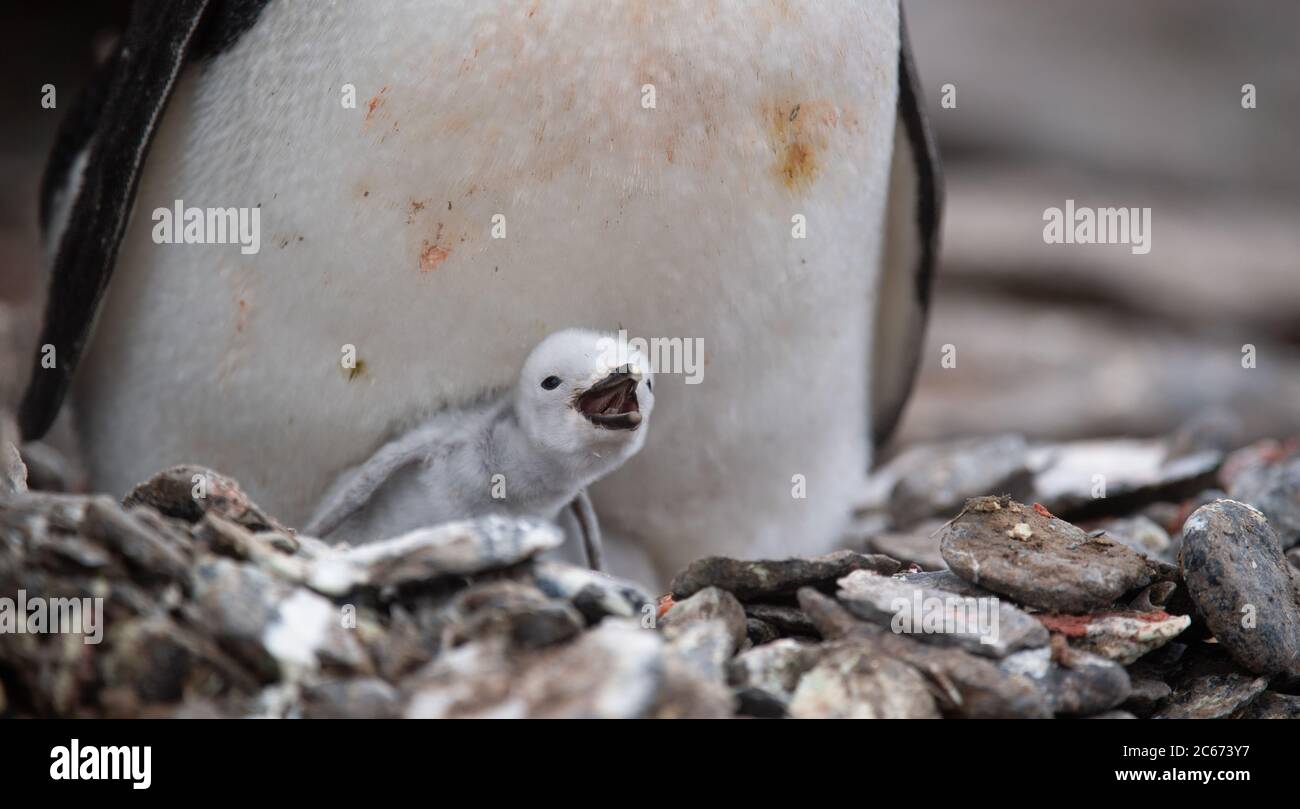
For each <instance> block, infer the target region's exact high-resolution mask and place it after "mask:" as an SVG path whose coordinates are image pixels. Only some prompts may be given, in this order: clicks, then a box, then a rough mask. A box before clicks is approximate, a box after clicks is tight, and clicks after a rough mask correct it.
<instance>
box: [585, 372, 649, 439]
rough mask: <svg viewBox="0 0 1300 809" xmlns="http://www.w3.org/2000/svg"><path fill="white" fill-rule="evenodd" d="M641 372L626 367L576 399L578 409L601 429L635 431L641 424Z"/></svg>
mask: <svg viewBox="0 0 1300 809" xmlns="http://www.w3.org/2000/svg"><path fill="white" fill-rule="evenodd" d="M640 379H641V373H640V369H638V368H635V367H632V366H628V365H624V366H623V367H622V368H619V369H617V370H615V371H614V372H613V373H611V374H609V376H606V377H605V378H604V379H602V380H600V381H599V382H597V383H596V384H594V385H592V386H591V387H589V388H587V389H586V390H585V391H583V392H582V393H580V394H578V395H577V396H576V397H574V400H573V406H574V408H575V409H576V410H577V411H578V412H579V413H581V414H582V415H583V416H585V417H586V418H587V420H588V421H590V422H591V423H592V424H595V425H596V426H597V427H603V428H605V429H607V430H635V429H636V428H637V427H638V426H639V425H640V424H641V411H640V409H639V407H638V405H637V401H636V386H637V382H638V381H639V380H640Z"/></svg>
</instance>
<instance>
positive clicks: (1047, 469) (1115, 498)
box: [1029, 438, 1223, 519]
mask: <svg viewBox="0 0 1300 809" xmlns="http://www.w3.org/2000/svg"><path fill="white" fill-rule="evenodd" d="M1222 461H1223V454H1222V453H1221V452H1218V451H1216V450H1212V449H1207V450H1202V451H1199V452H1194V453H1191V454H1187V455H1181V456H1178V457H1171V456H1170V454H1169V447H1168V445H1167V443H1166V442H1165V441H1163V440H1160V439H1127V438H1121V439H1098V440H1087V441H1073V442H1068V443H1064V444H1049V445H1042V446H1037V447H1034V448H1033V449H1032V450H1031V451H1030V454H1029V464H1030V466H1031V467H1032V468H1034V469H1035V470H1037V474H1036V475H1035V478H1034V495H1033V499H1034V500H1036V501H1038V502H1040V503H1042V504H1043V505H1044V506H1046V507H1047V508H1048V509H1049V510H1051V511H1052V512H1054V513H1057V514H1065V515H1068V516H1070V517H1073V518H1078V519H1083V518H1085V517H1086V516H1105V515H1108V514H1122V513H1125V512H1127V511H1131V510H1134V509H1136V508H1139V507H1141V506H1143V505H1145V504H1147V503H1150V502H1153V501H1156V500H1182V499H1184V498H1187V497H1191V496H1192V495H1194V494H1196V493H1197V492H1199V491H1202V490H1204V489H1207V488H1209V487H1210V486H1212V485H1213V484H1214V482H1215V479H1216V478H1215V473H1216V472H1217V471H1218V468H1219V464H1220V463H1221V462H1222ZM1097 475H1101V476H1103V477H1104V479H1105V481H1106V496H1105V497H1102V498H1098V497H1095V496H1094V488H1095V486H1096V477H1095V476H1097Z"/></svg>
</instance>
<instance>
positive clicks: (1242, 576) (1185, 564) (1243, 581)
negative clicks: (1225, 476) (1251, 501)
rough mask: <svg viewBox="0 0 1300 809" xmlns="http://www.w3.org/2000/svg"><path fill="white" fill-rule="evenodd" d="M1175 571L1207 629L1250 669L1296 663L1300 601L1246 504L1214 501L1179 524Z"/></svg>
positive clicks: (1277, 551) (1259, 518)
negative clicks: (1179, 564)
mask: <svg viewBox="0 0 1300 809" xmlns="http://www.w3.org/2000/svg"><path fill="white" fill-rule="evenodd" d="M1181 556H1182V560H1181V561H1182V572H1183V578H1184V579H1185V580H1186V582H1187V589H1188V591H1189V592H1190V594H1191V597H1192V600H1193V601H1195V602H1196V607H1197V609H1198V610H1199V612H1200V614H1201V615H1202V617H1203V618H1204V619H1205V623H1206V624H1207V625H1208V626H1209V628H1210V631H1212V632H1213V633H1214V635H1215V638H1217V639H1218V641H1219V643H1220V644H1221V645H1222V646H1223V648H1224V649H1225V650H1227V652H1228V653H1229V654H1230V655H1231V656H1232V658H1233V659H1234V660H1236V661H1237V662H1238V663H1239V664H1240V665H1241V666H1243V667H1244V668H1246V669H1247V670H1248V671H1252V672H1254V673H1256V674H1272V673H1275V672H1278V671H1282V670H1284V669H1288V668H1296V667H1297V661H1300V607H1297V605H1296V596H1295V590H1294V585H1293V582H1292V574H1291V572H1290V570H1289V569H1288V568H1289V565H1288V563H1287V561H1286V559H1285V558H1284V557H1283V556H1282V551H1281V547H1280V545H1279V544H1278V541H1277V535H1276V533H1274V531H1273V529H1272V528H1271V527H1270V526H1269V524H1268V522H1267V521H1266V520H1265V519H1264V515H1262V514H1260V513H1259V512H1258V511H1256V510H1255V509H1253V508H1251V507H1250V506H1247V505H1244V504H1242V503H1238V502H1236V501H1233V500H1218V501H1216V502H1214V503H1211V504H1209V505H1207V506H1202V507H1201V508H1199V509H1197V510H1196V512H1195V513H1193V514H1192V516H1191V517H1189V518H1188V519H1187V523H1186V525H1185V526H1184V527H1183V544H1182V554H1181Z"/></svg>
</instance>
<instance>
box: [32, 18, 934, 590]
mask: <svg viewBox="0 0 1300 809" xmlns="http://www.w3.org/2000/svg"><path fill="white" fill-rule="evenodd" d="M189 208H196V209H197V211H196V212H195V213H194V215H193V217H192V216H191V214H190V212H189V211H188V209H189ZM178 211H179V212H180V216H176V213H175V212H178ZM214 212H215V216H214V215H213V214H214ZM938 215H939V194H938V185H937V171H936V162H935V155H934V151H933V148H932V146H931V141H930V138H929V136H928V134H927V130H926V125H925V122H924V118H923V116H922V112H921V104H920V99H919V95H918V92H917V88H916V75H915V72H914V70H913V68H912V66H911V62H910V56H909V53H908V47H907V41H906V37H905V34H904V31H903V26H902V20H901V15H900V9H899V8H898V4H897V2H895V0H833V1H826V2H816V3H797V2H793V1H787V0H776V1H775V2H771V3H755V2H748V1H747V0H715V2H708V3H705V2H688V1H687V0H681V2H626V3H596V2H589V1H588V0H555V2H531V3H512V2H506V1H505V0H500V1H498V0H484V1H483V2H475V3H453V2H417V1H416V0H386V2H365V3H330V4H326V3H291V2H286V0H140V1H138V2H137V3H136V4H135V7H134V8H133V10H132V14H131V18H130V20H129V22H128V24H127V27H126V29H125V31H124V34H123V37H122V39H121V42H120V45H119V47H118V49H117V51H116V53H115V55H114V56H113V58H112V59H111V60H110V61H109V62H108V63H107V64H106V66H105V67H104V69H103V70H102V71H101V73H100V74H99V75H98V77H97V78H96V79H95V80H94V81H93V83H92V84H91V86H90V87H89V88H88V89H87V91H86V92H85V93H84V95H83V97H82V98H80V99H79V102H78V104H77V106H76V109H75V110H73V111H71V112H70V114H69V116H68V119H67V121H66V123H65V125H64V127H63V130H62V131H61V133H60V135H59V137H58V140H57V143H56V147H55V150H54V154H53V157H52V159H51V163H50V166H49V169H48V171H47V177H46V183H45V188H44V193H43V200H42V219H43V224H44V226H45V229H46V230H45V232H46V242H47V248H48V254H49V256H50V261H51V265H52V277H51V280H50V294H49V303H48V307H47V313H46V319H45V326H44V333H43V337H42V339H41V340H40V346H39V347H38V354H37V357H36V360H35V363H34V369H33V374H32V378H31V382H30V384H29V387H28V390H27V393H26V397H25V399H24V402H23V407H22V410H21V414H20V416H21V423H22V426H23V429H24V433H25V435H26V436H27V437H28V438H35V437H37V436H39V435H41V434H42V433H44V432H45V430H46V429H47V428H48V427H49V425H50V422H51V421H52V420H53V418H54V416H55V414H56V412H57V411H58V409H59V407H60V404H61V402H62V400H63V399H64V398H65V394H66V393H67V392H68V390H69V387H70V386H71V387H73V388H75V391H74V394H73V397H72V398H73V400H74V402H75V408H74V409H75V411H76V416H77V426H78V428H79V433H80V436H81V440H82V445H83V450H84V453H85V456H86V461H87V464H88V468H89V471H90V475H91V483H92V485H93V486H94V487H95V488H96V489H100V490H106V491H110V492H115V493H121V492H123V491H124V490H126V489H128V488H129V487H130V486H131V485H133V484H134V483H136V482H138V481H140V480H142V479H144V478H146V477H147V476H149V475H150V474H152V473H153V472H155V471H157V470H158V469H161V468H163V467H166V466H168V465H171V464H176V463H198V464H204V465H207V466H210V467H213V468H215V469H218V470H220V471H222V472H223V473H226V474H230V475H233V476H235V477H236V478H237V479H238V480H239V481H240V482H241V483H242V484H243V485H244V487H245V488H246V489H247V490H248V491H249V492H250V493H251V495H252V496H253V497H254V498H255V499H256V500H258V501H260V502H261V503H262V505H263V506H264V507H266V508H267V509H268V510H269V511H270V512H271V513H274V514H277V515H278V516H279V517H281V518H282V519H284V520H285V521H286V522H288V523H290V524H301V522H302V521H303V520H305V519H306V518H307V517H308V515H309V514H310V513H311V511H312V508H313V506H314V505H315V504H316V502H317V501H318V500H319V498H320V497H321V495H322V493H323V492H324V491H325V489H326V488H327V487H328V485H329V484H330V482H331V481H332V480H334V479H335V477H336V476H337V475H338V474H339V472H341V471H342V470H344V469H346V468H348V467H350V466H353V465H355V464H357V463H358V462H360V461H361V460H363V459H364V458H366V457H368V456H369V455H370V454H371V453H373V452H374V451H375V449H376V448H377V447H379V446H381V445H382V444H383V443H384V441H385V440H386V439H387V438H388V437H390V436H392V435H394V434H395V433H396V432H397V431H399V430H400V429H402V428H403V427H404V426H408V425H410V424H411V423H414V422H415V421H417V420H418V419H420V418H422V417H423V416H425V415H427V414H428V413H429V412H432V411H436V410H437V409H439V408H441V407H447V406H455V405H457V404H461V403H464V402H466V401H469V400H473V399H475V398H476V397H479V396H482V395H483V394H484V392H485V391H489V390H494V389H500V388H503V387H505V386H507V385H509V384H510V383H511V382H512V379H511V377H512V375H513V373H514V369H516V368H518V367H519V363H520V362H521V361H522V360H523V358H524V356H525V355H526V354H527V352H528V350H529V349H530V348H531V347H532V346H533V345H535V344H536V343H537V341H538V340H540V339H541V338H542V337H543V336H544V335H545V334H547V333H548V332H550V331H553V330H556V329H559V328H564V327H570V326H583V327H590V328H596V329H615V328H618V327H621V328H624V329H626V330H627V332H628V333H629V334H630V335H633V336H641V337H646V338H653V337H663V338H670V339H681V340H694V341H699V342H698V343H695V342H693V343H691V345H698V346H701V347H702V357H701V358H700V359H701V367H699V368H696V369H693V370H694V371H695V374H694V375H693V376H692V377H691V378H692V379H695V380H697V381H699V383H700V384H685V382H686V381H687V378H688V376H687V374H684V373H681V374H675V373H674V371H690V370H692V369H689V368H684V367H683V368H664V367H657V368H655V371H656V372H657V374H658V376H657V378H656V391H655V392H656V395H657V396H658V399H659V401H660V405H659V412H658V413H657V414H656V421H657V423H656V430H655V436H654V438H653V440H651V441H649V442H648V443H647V445H646V447H645V449H644V451H643V452H642V453H641V454H640V455H639V456H638V457H637V458H635V459H633V461H632V462H630V463H629V464H628V465H627V466H626V467H625V468H624V469H623V470H621V471H620V472H619V473H618V474H616V475H613V476H611V477H610V478H609V479H607V480H605V481H603V482H602V483H601V484H600V485H599V486H598V487H596V489H594V490H593V492H592V495H593V500H594V502H595V505H596V509H597V511H598V512H600V514H601V519H602V522H603V524H604V526H605V528H606V532H607V536H608V540H609V542H610V547H609V557H610V566H611V567H612V568H613V571H614V572H615V573H618V572H623V573H625V574H629V575H637V574H638V573H642V574H643V575H648V574H645V573H644V568H642V569H641V570H636V569H634V568H633V566H632V565H633V561H632V560H631V557H630V556H629V554H632V555H636V556H637V557H638V558H639V559H640V562H641V563H643V564H648V565H650V566H651V568H653V571H654V572H655V573H656V574H657V575H658V576H660V577H663V576H666V575H669V574H671V573H672V572H673V571H674V570H675V569H677V568H679V567H680V566H682V565H683V564H685V563H686V562H688V561H690V560H692V559H694V558H697V557H699V556H702V555H706V554H722V555H737V556H769V557H770V556H778V557H781V556H787V555H792V554H809V553H816V552H820V551H822V550H826V549H829V548H831V547H833V546H834V544H835V543H836V541H837V540H838V539H839V538H840V531H841V530H842V528H843V526H844V524H845V523H846V521H847V519H848V516H849V511H850V507H851V503H852V501H853V499H854V497H855V496H856V494H857V492H858V490H859V488H860V486H861V484H862V480H863V477H864V475H865V473H866V470H867V469H868V466H869V464H870V461H871V456H872V447H873V442H879V441H881V440H882V439H883V438H884V437H885V436H887V435H888V433H889V431H890V430H891V429H892V427H893V425H894V423H895V422H896V420H897V418H898V414H899V411H900V409H901V408H902V406H903V404H904V402H905V401H906V399H907V396H908V393H909V391H910V388H911V384H912V379H913V376H914V373H915V369H916V365H917V360H918V353H919V350H920V345H921V340H922V331H923V327H924V321H925V312H926V306H927V301H928V296H929V287H930V278H931V274H932V268H933V264H934V261H935V251H936V239H937V223H938ZM173 218H174V219H176V221H174V222H173V221H169V220H171V219H173ZM191 220H193V221H191ZM223 221H224V222H226V223H228V227H226V229H225V230H224V232H218V230H219V228H218V226H219V225H221V224H222V222H223ZM249 223H257V224H258V225H259V227H260V230H255V231H252V232H249V228H248V227H246V228H245V231H244V232H242V233H241V235H240V236H239V237H236V236H235V235H234V234H235V232H236V231H237V230H238V228H237V225H245V226H247V225H248V224H249ZM246 236H255V237H256V238H255V239H254V238H245V237H246ZM187 237H188V241H189V242H190V243H186V241H187ZM255 248H256V250H257V252H255V253H254V252H251V251H252V250H253V249H255ZM110 280H111V284H110ZM74 372H75V379H74ZM74 382H75V384H74ZM506 484H507V485H508V481H507V482H506ZM484 485H485V486H486V485H490V484H489V483H488V482H487V481H485V483H484ZM620 549H621V551H620Z"/></svg>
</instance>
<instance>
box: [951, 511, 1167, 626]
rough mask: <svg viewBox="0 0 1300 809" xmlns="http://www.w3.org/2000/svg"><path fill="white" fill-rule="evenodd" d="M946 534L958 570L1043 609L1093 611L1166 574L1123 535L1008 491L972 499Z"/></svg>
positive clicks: (952, 562)
mask: <svg viewBox="0 0 1300 809" xmlns="http://www.w3.org/2000/svg"><path fill="white" fill-rule="evenodd" d="M941 534H942V541H941V544H940V548H941V550H942V552H943V558H944V559H945V560H946V561H947V562H948V566H949V567H950V568H951V569H952V571H953V572H954V573H956V574H958V575H959V576H961V577H962V578H964V579H966V580H967V581H969V582H971V583H973V584H978V585H979V586H981V587H987V588H988V589H990V590H993V591H995V592H998V593H1002V594H1003V595H1007V596H1010V597H1011V598H1013V599H1015V600H1016V601H1018V602H1020V603H1021V604H1025V605H1028V606H1031V607H1038V608H1040V609H1047V610H1057V611H1062V612H1089V611H1091V610H1094V609H1097V608H1099V607H1103V606H1106V605H1108V604H1110V603H1112V602H1114V601H1115V600H1116V599H1118V598H1119V597H1120V596H1122V595H1124V594H1125V593H1127V592H1129V591H1130V590H1135V589H1137V588H1139V587H1143V586H1145V585H1147V584H1150V583H1151V582H1152V581H1153V580H1154V579H1155V578H1157V576H1159V575H1160V571H1159V569H1158V568H1157V567H1156V566H1155V564H1154V563H1152V562H1149V561H1148V560H1147V559H1146V558H1145V557H1143V556H1142V555H1141V554H1139V553H1136V552H1135V551H1132V550H1130V549H1128V548H1126V547H1124V546H1123V545H1121V544H1119V543H1118V542H1114V541H1111V540H1109V539H1107V538H1105V537H1104V536H1100V537H1092V536H1089V535H1088V534H1087V533H1085V532H1084V531H1083V530H1081V529H1079V528H1077V527H1075V526H1074V525H1071V524H1070V523H1068V522H1065V521H1064V520H1059V519H1057V518H1056V517H1052V516H1048V515H1046V514H1044V513H1042V512H1041V511H1039V510H1038V509H1035V508H1031V507H1029V506H1026V505H1023V504H1021V503H1017V502H1015V501H1014V500H1012V499H1010V498H1008V497H978V498H974V499H972V500H969V501H967V503H966V506H965V507H964V508H963V509H962V511H961V513H959V514H958V515H957V516H956V517H955V518H953V520H952V522H951V523H949V524H948V525H947V526H946V527H945V528H944V529H943V530H942V532H941Z"/></svg>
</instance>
